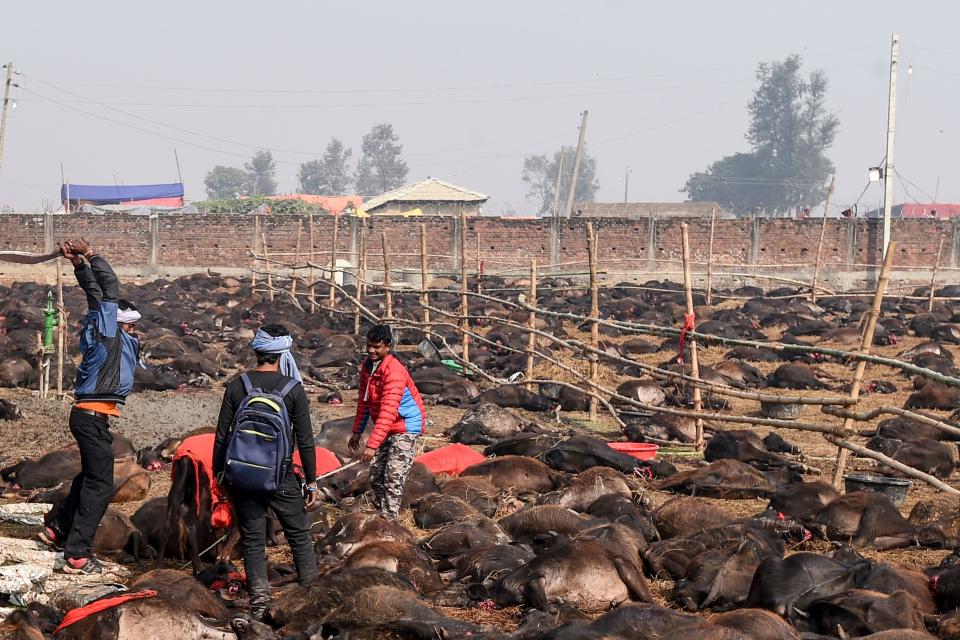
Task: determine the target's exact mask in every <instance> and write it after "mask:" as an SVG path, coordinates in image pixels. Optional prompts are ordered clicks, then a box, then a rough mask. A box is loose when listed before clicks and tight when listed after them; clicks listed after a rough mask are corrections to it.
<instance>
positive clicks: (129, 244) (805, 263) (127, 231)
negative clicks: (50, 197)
mask: <svg viewBox="0 0 960 640" xmlns="http://www.w3.org/2000/svg"><path fill="white" fill-rule="evenodd" d="M335 222H336V224H337V225H338V228H339V232H338V242H337V253H338V257H340V258H342V259H347V260H355V256H356V252H357V251H358V249H359V245H360V239H359V238H360V229H361V227H364V228H365V230H366V231H365V233H366V238H367V247H368V265H369V268H370V269H373V270H379V269H380V268H382V264H383V259H382V244H381V240H380V237H381V232H385V233H386V237H387V242H388V245H389V250H390V254H391V267H392V268H395V269H408V270H416V269H419V266H420V257H419V253H420V240H419V231H418V229H419V225H420V224H423V225H425V227H426V235H427V252H428V253H429V254H431V257H430V260H429V262H430V267H431V268H432V269H450V270H457V269H458V264H459V263H458V260H459V256H460V252H461V251H464V252H465V254H464V255H465V256H466V259H467V265H468V269H469V270H470V271H471V272H472V271H473V270H474V269H475V268H476V263H477V250H478V242H479V252H480V258H481V259H482V260H483V261H484V266H485V269H486V271H487V272H488V273H492V272H496V271H498V270H502V269H506V268H510V267H515V268H517V269H526V268H527V267H529V264H530V259H531V258H536V259H537V260H538V263H539V264H540V265H543V266H546V265H549V264H560V265H564V268H565V269H566V270H568V271H583V270H585V267H586V262H585V261H586V251H587V243H586V232H585V229H586V224H587V222H591V223H592V224H593V225H594V228H595V229H596V232H597V236H598V240H599V242H598V249H599V254H600V258H601V260H603V261H621V264H620V266H621V267H623V269H636V270H637V271H644V272H650V271H656V270H659V271H661V272H677V271H679V270H680V258H681V242H680V226H681V221H679V220H656V219H654V220H650V219H624V218H591V219H589V220H587V219H582V218H574V219H571V220H560V221H552V220H530V219H509V218H494V217H468V218H467V242H466V247H460V232H459V224H460V220H459V218H457V217H438V216H424V217H418V218H402V217H393V216H391V217H370V218H365V219H356V218H339V219H335V218H333V217H331V216H316V217H314V219H313V228H314V255H315V259H316V261H317V262H321V261H322V262H326V261H328V260H329V255H330V250H331V241H332V231H333V225H334V223H335ZM686 222H687V224H688V229H689V237H690V248H691V251H692V254H693V258H694V260H695V261H699V262H703V261H705V260H706V259H707V254H708V245H709V236H710V221H709V220H707V219H689V220H687V221H686ZM821 224H822V222H821V220H819V219H813V220H788V219H748V218H743V219H736V220H718V221H717V223H716V228H715V234H714V249H713V255H714V262H715V264H717V265H738V266H744V267H747V266H749V267H751V269H754V270H757V271H766V270H773V269H778V270H780V271H789V270H800V271H805V270H812V266H813V263H814V260H815V256H816V249H817V242H818V239H819V237H820V230H821ZM256 229H259V230H260V234H262V238H263V239H264V240H265V241H266V246H267V250H268V251H269V252H270V253H271V254H273V255H277V257H278V259H281V260H283V261H285V262H293V258H292V256H293V254H294V252H295V251H296V249H297V237H298V234H299V236H300V255H301V261H305V260H306V259H307V256H308V254H309V247H310V224H309V219H308V218H306V217H299V216H281V215H267V216H260V217H259V219H257V217H255V216H242V215H206V216H197V215H170V216H161V217H159V218H157V219H153V220H151V219H150V218H148V217H145V216H129V215H123V214H107V215H71V216H49V215H48V216H44V215H27V214H15V215H0V250H4V249H7V250H20V251H31V252H42V251H44V250H48V249H50V248H52V246H53V243H54V242H55V241H56V240H59V239H60V238H65V237H75V236H83V237H85V238H87V239H88V240H90V241H91V242H92V243H93V244H94V245H95V246H97V247H98V248H101V249H103V251H104V253H105V254H107V255H108V256H109V257H110V258H111V261H112V262H113V263H114V264H116V265H117V266H120V267H137V268H143V269H147V268H150V267H155V268H158V269H160V268H164V267H166V268H181V269H202V268H207V267H213V268H245V267H248V266H249V264H250V252H251V251H252V250H253V247H254V242H255V236H256V235H257V232H256ZM892 234H893V238H894V240H895V241H896V242H897V247H896V257H895V265H896V266H900V267H908V266H909V267H932V266H933V264H934V261H935V259H936V254H937V244H938V242H939V239H940V238H943V240H944V247H943V258H942V261H941V265H942V267H943V268H945V269H949V268H951V267H957V266H960V265H958V260H960V219H955V220H926V219H918V220H896V221H894V224H893V228H892ZM881 240H882V231H881V225H880V222H879V221H877V220H852V221H851V220H828V221H827V225H826V232H825V235H824V243H823V263H824V265H825V269H828V270H832V271H834V272H842V271H844V270H847V271H854V270H857V269H863V265H867V264H876V263H878V262H879V261H880V254H881V248H880V243H881ZM279 254H285V255H283V257H281V256H280V255H279ZM699 270H701V271H702V266H701V267H699ZM728 270H735V269H728ZM922 273H924V272H923V271H920V272H919V274H922ZM922 277H928V276H922ZM922 277H921V275H918V279H922Z"/></svg>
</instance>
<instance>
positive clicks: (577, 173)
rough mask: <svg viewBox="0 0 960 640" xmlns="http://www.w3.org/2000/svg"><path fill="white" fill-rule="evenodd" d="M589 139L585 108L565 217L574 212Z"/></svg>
mask: <svg viewBox="0 0 960 640" xmlns="http://www.w3.org/2000/svg"><path fill="white" fill-rule="evenodd" d="M586 141H587V110H586V109H584V110H583V119H582V120H581V121H580V139H579V140H578V141H577V157H576V158H575V159H574V161H573V177H571V178H570V192H569V193H568V194H567V208H566V211H565V212H564V214H563V215H564V217H565V218H569V217H570V214H571V213H572V212H573V198H574V197H575V196H576V193H577V178H579V177H580V160H582V159H583V145H584V144H585V143H586Z"/></svg>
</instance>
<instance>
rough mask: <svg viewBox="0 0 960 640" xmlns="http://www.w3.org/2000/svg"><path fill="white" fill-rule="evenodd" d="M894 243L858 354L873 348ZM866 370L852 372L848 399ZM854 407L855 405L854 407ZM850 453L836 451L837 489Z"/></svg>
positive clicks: (860, 365) (861, 365)
mask: <svg viewBox="0 0 960 640" xmlns="http://www.w3.org/2000/svg"><path fill="white" fill-rule="evenodd" d="M895 246H896V243H895V242H891V243H890V246H889V248H888V249H887V255H886V256H884V258H883V268H882V269H881V270H880V280H879V281H878V282H877V290H876V292H875V293H874V294H873V305H872V306H871V307H870V315H869V316H867V324H866V325H865V326H864V328H863V333H862V334H861V336H860V353H864V354H869V353H870V348H871V347H872V346H873V331H874V329H876V328H877V318H879V317H880V305H881V304H882V303H883V292H884V291H885V290H886V288H887V279H888V278H889V274H890V265H891V264H893V254H894V251H893V249H894V247H895ZM866 368H867V362H866V360H860V361H859V362H857V368H856V369H855V370H854V372H853V383H852V384H851V385H850V398H852V399H853V400H859V398H860V382H861V381H862V380H863V372H864V370H865V369H866ZM854 406H856V405H854ZM852 426H853V418H845V419H844V421H843V428H844V430H847V429H849V428H850V427H852ZM849 456H850V451H849V449H847V448H844V447H839V448H838V449H837V466H836V468H835V469H834V470H833V486H834V487H837V488H839V487H840V486H841V484H842V483H843V471H844V469H845V468H846V466H847V458H848V457H849Z"/></svg>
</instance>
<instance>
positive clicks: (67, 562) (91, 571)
mask: <svg viewBox="0 0 960 640" xmlns="http://www.w3.org/2000/svg"><path fill="white" fill-rule="evenodd" d="M63 572H64V573H72V574H76V575H83V576H92V575H97V574H101V573H103V565H102V564H100V561H99V560H97V559H96V558H94V557H93V556H91V557H89V558H64V563H63Z"/></svg>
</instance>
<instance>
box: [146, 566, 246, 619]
mask: <svg viewBox="0 0 960 640" xmlns="http://www.w3.org/2000/svg"><path fill="white" fill-rule="evenodd" d="M130 588H131V590H133V591H140V590H143V589H153V590H154V591H156V592H157V593H159V594H160V595H161V596H164V597H165V598H168V599H170V600H172V601H174V602H177V603H179V604H181V605H182V606H185V607H187V608H188V609H190V610H191V611H196V612H197V613H199V614H200V615H201V616H203V617H205V618H212V619H214V620H221V621H225V620H227V618H228V616H229V615H230V612H229V611H228V610H227V607H226V605H225V604H224V603H223V600H221V599H220V597H219V596H217V595H216V594H215V593H214V592H212V591H211V590H210V589H208V588H207V587H206V586H204V585H203V584H201V583H200V582H198V581H197V579H196V578H194V577H193V576H191V575H189V574H186V573H182V572H180V571H175V570H173V569H154V570H153V571H148V572H147V573H144V574H143V575H140V576H138V577H137V578H136V580H134V581H133V582H132V583H131V584H130Z"/></svg>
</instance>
